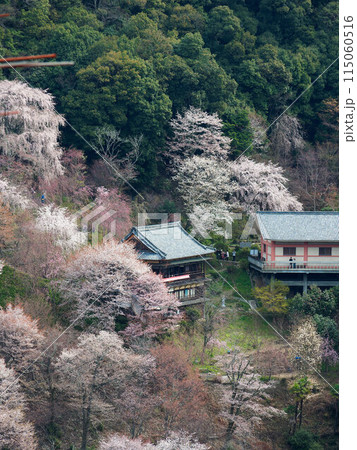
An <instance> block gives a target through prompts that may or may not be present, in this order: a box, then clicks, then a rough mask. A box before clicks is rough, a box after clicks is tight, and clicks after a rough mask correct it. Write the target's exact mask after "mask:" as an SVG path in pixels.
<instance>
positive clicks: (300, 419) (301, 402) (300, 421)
mask: <svg viewBox="0 0 357 450" xmlns="http://www.w3.org/2000/svg"><path fill="white" fill-rule="evenodd" d="M303 401H304V400H300V417H299V430H300V428H301V423H302V404H303Z"/></svg>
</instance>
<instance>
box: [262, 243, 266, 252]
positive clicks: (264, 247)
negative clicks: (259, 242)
mask: <svg viewBox="0 0 357 450" xmlns="http://www.w3.org/2000/svg"><path fill="white" fill-rule="evenodd" d="M263 251H264V252H266V251H267V245H266V244H263Z"/></svg>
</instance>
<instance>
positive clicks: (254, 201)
mask: <svg viewBox="0 0 357 450" xmlns="http://www.w3.org/2000/svg"><path fill="white" fill-rule="evenodd" d="M231 174H232V192H234V194H233V196H232V202H233V203H234V204H235V205H236V206H237V207H240V208H242V209H243V210H245V211H247V212H255V211H301V210H302V204H301V203H300V202H299V201H298V200H297V199H296V197H294V196H293V195H292V194H290V192H289V191H288V189H287V187H286V185H287V182H288V179H287V178H286V177H285V176H284V175H283V169H282V168H281V167H279V166H277V165H275V164H272V163H269V164H264V163H257V162H255V161H253V160H252V159H249V158H246V157H245V156H242V157H241V158H240V159H239V160H238V161H237V162H234V163H232V165H231Z"/></svg>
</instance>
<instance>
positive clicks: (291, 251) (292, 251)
mask: <svg viewBox="0 0 357 450" xmlns="http://www.w3.org/2000/svg"><path fill="white" fill-rule="evenodd" d="M283 255H284V256H295V255H296V247H284V250H283Z"/></svg>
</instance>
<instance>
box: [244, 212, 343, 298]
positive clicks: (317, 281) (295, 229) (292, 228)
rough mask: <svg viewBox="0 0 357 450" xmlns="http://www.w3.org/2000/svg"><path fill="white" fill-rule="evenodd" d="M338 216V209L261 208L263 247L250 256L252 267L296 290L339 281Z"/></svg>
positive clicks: (259, 226) (260, 274) (266, 279)
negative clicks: (279, 209) (303, 210)
mask: <svg viewBox="0 0 357 450" xmlns="http://www.w3.org/2000/svg"><path fill="white" fill-rule="evenodd" d="M338 219H339V216H338V212H323V211H321V212H312V211H311V212H310V211H308V212H258V213H257V214H256V222H255V227H256V229H257V231H258V234H259V235H260V243H261V251H260V253H259V254H258V255H256V256H253V255H251V256H249V264H250V269H251V270H252V271H253V273H255V275H256V276H258V277H260V278H262V280H263V282H265V283H269V282H270V281H271V280H272V279H279V280H281V281H283V282H284V283H285V284H286V285H288V286H289V287H291V288H293V290H296V291H300V290H303V291H304V292H306V291H307V288H308V286H311V285H317V286H319V287H331V286H336V285H338V275H339V252H338V250H339V231H338Z"/></svg>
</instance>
